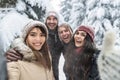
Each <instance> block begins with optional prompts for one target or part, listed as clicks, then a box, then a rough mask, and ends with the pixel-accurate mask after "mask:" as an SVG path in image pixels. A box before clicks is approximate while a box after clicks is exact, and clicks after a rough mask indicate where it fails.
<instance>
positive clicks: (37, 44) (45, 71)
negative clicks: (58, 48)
mask: <svg viewBox="0 0 120 80" xmlns="http://www.w3.org/2000/svg"><path fill="white" fill-rule="evenodd" d="M47 37H48V30H47V28H46V26H45V25H44V24H43V23H41V22H39V21H31V22H29V23H28V24H27V25H26V26H25V27H24V29H23V32H22V35H21V37H20V38H17V39H15V40H14V41H13V44H12V45H11V47H12V48H15V50H16V51H18V52H19V53H21V54H22V55H23V60H18V61H17V62H14V61H13V62H8V64H7V67H8V76H9V79H8V80H54V77H53V72H52V67H51V59H50V54H49V51H48V47H47Z"/></svg>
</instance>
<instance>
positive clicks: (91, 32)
mask: <svg viewBox="0 0 120 80" xmlns="http://www.w3.org/2000/svg"><path fill="white" fill-rule="evenodd" d="M77 30H79V31H85V32H86V33H88V34H89V36H90V37H91V39H92V41H93V42H94V33H95V31H94V29H93V28H92V27H90V26H83V25H82V26H80V27H79V28H78V29H77Z"/></svg>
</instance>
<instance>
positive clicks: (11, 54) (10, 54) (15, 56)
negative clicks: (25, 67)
mask: <svg viewBox="0 0 120 80" xmlns="http://www.w3.org/2000/svg"><path fill="white" fill-rule="evenodd" d="M5 54H6V55H5V56H6V58H7V61H8V62H11V61H17V60H22V58H23V55H22V54H20V53H19V52H17V51H16V50H15V49H9V50H8V51H7V52H6V53H5Z"/></svg>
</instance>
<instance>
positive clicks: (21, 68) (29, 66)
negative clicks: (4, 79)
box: [7, 44, 54, 80]
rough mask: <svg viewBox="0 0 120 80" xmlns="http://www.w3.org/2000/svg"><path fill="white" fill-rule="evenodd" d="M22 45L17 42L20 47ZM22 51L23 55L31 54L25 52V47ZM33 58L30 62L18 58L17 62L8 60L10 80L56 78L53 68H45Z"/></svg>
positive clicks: (51, 79)
mask: <svg viewBox="0 0 120 80" xmlns="http://www.w3.org/2000/svg"><path fill="white" fill-rule="evenodd" d="M20 45H21V44H17V46H19V47H20ZM22 47H23V45H22ZM19 50H20V49H19ZM27 51H28V50H27ZM21 52H23V55H28V54H29V53H28V54H26V53H25V52H26V50H25V48H24V51H21ZM31 54H33V53H31ZM26 59H27V57H26ZM29 60H30V56H29ZM31 60H32V61H30V62H29V61H25V60H24V61H20V60H18V61H17V62H8V63H7V69H8V77H9V79H8V80H54V77H53V71H52V69H51V70H48V69H47V68H44V67H43V65H42V64H41V65H40V64H39V65H38V62H36V61H35V60H34V59H32V57H31Z"/></svg>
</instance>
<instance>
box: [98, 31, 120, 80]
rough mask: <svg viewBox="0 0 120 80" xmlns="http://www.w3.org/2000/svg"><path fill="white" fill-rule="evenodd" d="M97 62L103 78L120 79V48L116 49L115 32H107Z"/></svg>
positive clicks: (107, 79) (109, 79)
mask: <svg viewBox="0 0 120 80" xmlns="http://www.w3.org/2000/svg"><path fill="white" fill-rule="evenodd" d="M97 64H98V69H99V73H100V78H101V79H102V80H120V48H119V49H118V48H117V49H115V34H114V33H113V32H110V31H109V32H107V33H106V35H105V38H104V41H103V45H102V50H101V53H100V55H99V56H98V61H97Z"/></svg>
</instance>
